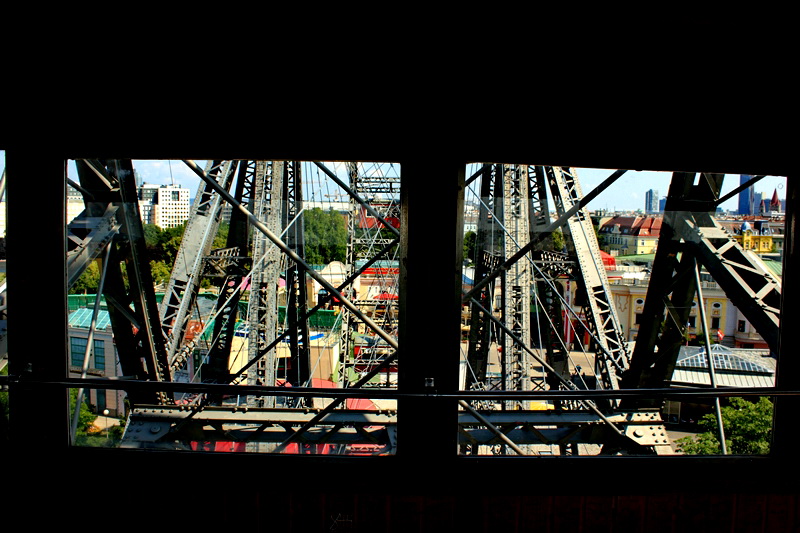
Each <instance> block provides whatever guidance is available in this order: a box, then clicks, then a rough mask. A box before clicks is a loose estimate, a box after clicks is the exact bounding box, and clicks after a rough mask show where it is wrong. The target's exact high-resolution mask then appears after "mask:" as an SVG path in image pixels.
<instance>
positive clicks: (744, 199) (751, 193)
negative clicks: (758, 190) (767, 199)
mask: <svg viewBox="0 0 800 533" xmlns="http://www.w3.org/2000/svg"><path fill="white" fill-rule="evenodd" d="M752 177H753V176H749V175H747V174H742V175H741V176H739V185H744V184H745V183H746V182H747V181H749V180H750V179H752ZM755 204H756V199H755V190H753V186H752V185H751V186H750V187H748V188H746V189H745V190H743V191H742V192H740V193H739V214H740V215H752V214H754V213H753V211H754V208H755Z"/></svg>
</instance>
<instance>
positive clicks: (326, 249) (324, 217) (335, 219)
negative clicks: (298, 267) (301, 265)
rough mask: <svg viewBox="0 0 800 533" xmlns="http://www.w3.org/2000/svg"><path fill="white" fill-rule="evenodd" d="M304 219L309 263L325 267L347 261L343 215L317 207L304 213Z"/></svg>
mask: <svg viewBox="0 0 800 533" xmlns="http://www.w3.org/2000/svg"><path fill="white" fill-rule="evenodd" d="M303 219H304V227H303V231H304V233H305V243H304V244H305V255H306V257H305V259H306V261H307V262H308V263H311V264H315V265H324V264H327V263H330V262H331V261H345V260H347V226H346V224H345V219H344V217H343V216H342V215H341V213H339V212H338V211H334V210H333V209H329V210H328V211H323V210H322V209H320V208H319V207H315V208H313V209H309V210H307V211H304V212H303Z"/></svg>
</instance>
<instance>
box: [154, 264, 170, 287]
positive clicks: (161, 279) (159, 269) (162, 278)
mask: <svg viewBox="0 0 800 533" xmlns="http://www.w3.org/2000/svg"><path fill="white" fill-rule="evenodd" d="M150 272H151V274H152V276H153V283H155V284H159V283H166V282H168V281H169V276H170V274H172V270H171V269H170V267H169V266H168V265H167V264H166V263H165V262H164V261H150Z"/></svg>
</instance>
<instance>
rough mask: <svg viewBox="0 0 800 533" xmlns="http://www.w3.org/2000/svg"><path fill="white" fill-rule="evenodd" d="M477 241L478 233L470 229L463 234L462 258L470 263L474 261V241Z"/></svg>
mask: <svg viewBox="0 0 800 533" xmlns="http://www.w3.org/2000/svg"><path fill="white" fill-rule="evenodd" d="M477 241H478V234H477V233H475V232H474V231H472V230H470V231H468V232H466V233H465V234H464V260H465V261H469V262H470V263H474V262H475V259H476V258H475V243H476V242H477Z"/></svg>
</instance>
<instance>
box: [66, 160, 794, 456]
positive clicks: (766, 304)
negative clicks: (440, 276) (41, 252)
mask: <svg viewBox="0 0 800 533" xmlns="http://www.w3.org/2000/svg"><path fill="white" fill-rule="evenodd" d="M184 163H185V164H186V165H188V167H189V168H190V169H191V170H192V171H193V172H194V173H195V174H196V175H197V176H198V177H199V178H200V187H199V189H198V191H197V195H196V197H195V200H194V203H193V205H192V208H191V214H190V217H189V220H188V221H187V222H186V225H185V231H184V234H183V240H182V242H181V245H180V249H179V252H178V255H177V259H176V261H175V264H174V265H173V269H172V273H171V276H170V279H169V281H168V283H167V285H166V290H165V294H164V296H163V298H162V299H161V300H160V301H159V300H157V299H156V294H155V291H154V288H153V280H152V277H151V273H150V270H149V260H148V258H147V253H146V249H145V248H144V240H143V228H142V222H141V217H140V214H139V211H138V204H137V198H136V184H135V179H134V167H135V161H132V160H124V159H123V160H97V159H95V160H91V159H87V160H76V161H75V164H76V168H77V180H74V181H73V180H70V181H71V183H70V185H71V186H73V187H75V188H76V189H77V190H78V191H80V193H81V194H82V195H83V198H84V202H85V210H84V212H83V213H82V214H81V215H80V216H78V217H76V218H75V219H74V220H72V221H71V222H70V223H69V225H68V228H67V234H68V249H67V271H68V272H67V274H68V280H69V283H74V281H75V280H77V279H78V277H79V276H80V275H81V273H82V272H83V271H84V270H85V269H86V268H87V266H88V265H89V264H90V263H91V262H92V261H99V262H101V263H102V279H103V284H102V296H103V297H104V298H105V300H106V302H107V303H108V310H109V314H110V319H111V324H112V328H113V334H114V338H115V343H116V348H117V352H118V355H119V364H120V368H121V372H122V375H123V377H124V379H123V380H119V381H115V382H114V383H105V384H102V385H101V386H107V387H119V388H123V389H125V390H126V391H127V398H128V401H129V403H130V411H129V414H128V418H127V425H126V428H125V434H124V437H123V440H122V447H127V448H160V449H170V450H191V449H208V448H207V446H208V445H209V443H220V442H224V443H235V444H236V447H235V449H236V450H237V451H242V452H245V451H247V452H260V453H271V454H277V453H283V454H287V453H318V454H339V455H393V454H395V453H397V450H398V447H402V446H403V438H404V437H403V434H402V432H401V433H400V435H401V436H400V438H399V440H398V431H397V424H398V417H403V416H404V413H403V411H402V409H399V410H398V407H397V399H398V397H399V396H402V394H398V388H397V384H398V379H399V380H400V382H402V380H403V374H402V367H403V360H404V358H411V357H415V356H416V355H417V354H414V353H408V352H406V351H405V350H404V348H403V346H404V345H403V341H402V338H399V337H398V334H397V330H398V325H399V323H398V322H399V321H401V320H403V317H404V316H408V315H407V312H405V311H404V308H403V298H404V290H403V287H404V283H406V281H404V280H403V276H404V269H403V266H402V262H403V261H402V257H403V256H402V252H399V250H401V248H402V246H403V245H405V244H407V241H405V240H404V235H405V233H404V231H405V230H406V228H405V227H404V224H429V225H430V226H431V238H432V239H435V238H439V237H436V236H435V234H434V231H435V225H436V222H435V221H434V220H427V221H425V220H411V219H410V215H409V214H408V213H407V212H406V206H405V205H404V204H403V201H402V199H403V198H404V197H403V195H402V194H401V180H402V176H401V171H402V170H404V169H401V168H400V166H399V165H391V164H371V165H370V164H366V163H349V164H346V165H337V166H336V168H334V167H332V166H331V165H330V164H326V163H321V162H315V163H311V164H309V163H302V162H298V161H262V160H210V161H208V162H207V165H206V167H205V168H204V169H202V168H200V167H199V166H198V165H197V164H195V163H194V162H193V161H190V160H186V161H185V162H184ZM309 169H311V171H310V172H314V173H316V174H317V175H318V176H320V177H321V178H322V179H324V180H326V181H327V182H328V183H331V184H332V186H333V188H334V189H335V190H336V191H337V193H336V194H334V195H331V194H328V195H327V196H328V197H333V196H336V197H339V196H341V195H346V197H347V198H348V202H349V204H348V205H349V208H348V210H347V212H346V215H347V221H348V222H347V223H348V243H347V260H346V268H347V271H346V272H344V273H343V276H342V279H341V280H340V281H338V282H336V283H334V282H332V281H331V280H330V279H327V278H326V277H325V276H323V275H322V274H321V273H320V272H319V271H318V269H315V267H314V266H313V265H310V264H309V263H307V262H306V260H305V251H304V245H305V242H306V241H305V235H304V224H303V217H304V211H305V203H306V202H307V201H308V200H307V199H306V198H305V196H306V195H308V194H309V191H310V188H309V185H308V184H306V183H305V182H304V180H305V178H306V174H307V173H308V172H309ZM472 169H473V170H474V172H472V173H471V174H469V175H468V176H466V177H465V179H464V188H463V189H462V190H461V191H460V192H454V194H462V195H463V194H464V190H465V189H467V190H471V191H475V194H476V195H477V197H478V198H479V199H480V201H479V216H478V227H477V232H476V234H477V235H476V249H477V250H478V251H479V252H478V257H477V258H475V259H476V261H475V279H474V283H473V284H472V285H469V286H465V287H464V288H463V291H462V292H461V306H462V309H463V311H464V312H465V316H467V317H468V328H467V329H466V334H465V336H464V338H463V340H462V342H461V343H460V345H456V344H455V343H454V344H453V346H452V347H451V350H452V351H453V352H460V356H459V358H460V362H461V364H460V368H462V369H463V372H462V378H461V381H460V382H459V384H458V387H457V388H458V391H459V393H458V394H457V398H454V399H455V400H456V401H457V404H454V405H457V406H458V407H457V414H456V416H455V420H457V426H454V427H452V428H451V430H452V431H453V432H457V445H458V453H459V454H461V455H545V454H546V455H583V454H586V453H592V454H598V455H620V454H622V455H656V454H663V453H674V452H673V450H672V448H671V442H670V441H669V439H668V438H667V437H666V435H665V428H664V421H663V419H662V413H661V410H660V402H659V396H658V395H657V394H656V395H654V396H653V397H652V398H650V399H645V398H642V397H641V396H640V395H639V396H636V395H627V394H626V392H627V391H636V390H639V391H641V390H643V389H644V390H651V389H652V390H656V389H658V390H662V389H668V388H669V386H670V379H671V376H672V371H673V369H674V366H675V362H676V359H677V356H678V351H679V348H680V345H681V342H682V340H683V339H684V333H685V328H686V324H687V317H688V312H689V309H690V307H691V305H690V304H691V302H692V300H693V299H694V298H695V297H696V295H697V291H698V288H699V285H698V283H697V282H696V280H697V279H699V277H698V276H696V273H697V272H699V269H700V268H701V267H702V268H705V269H706V271H707V272H708V273H709V274H710V275H711V276H713V277H714V279H715V280H716V281H717V282H718V283H719V285H720V287H721V288H723V290H724V291H725V292H726V294H727V295H728V297H729V298H730V300H731V301H732V302H734V304H735V305H736V306H737V308H738V309H739V310H740V311H741V312H742V313H743V314H744V315H745V317H746V318H747V320H748V321H750V322H751V323H752V324H753V325H755V326H756V328H757V329H758V332H759V333H760V334H761V336H762V337H763V338H764V339H765V340H766V341H767V343H768V344H769V346H770V349H771V350H772V351H773V352H775V353H777V352H778V338H779V311H780V298H781V283H780V281H779V280H778V279H776V278H775V277H774V276H773V275H772V274H771V273H770V272H768V271H766V270H765V269H764V268H763V265H762V264H761V262H760V261H758V260H757V259H755V258H753V257H752V255H751V254H749V253H747V252H746V251H745V250H743V249H742V248H741V246H740V245H738V244H737V242H736V240H735V239H734V238H733V237H732V236H731V235H729V234H728V233H727V232H726V231H725V230H724V229H723V228H722V227H720V226H719V224H718V223H716V221H715V220H714V218H713V217H712V214H713V213H714V212H715V210H716V208H717V206H718V205H719V204H720V203H721V201H722V200H723V198H721V190H722V180H723V176H722V175H721V174H705V173H703V174H694V173H683V172H676V173H674V174H673V177H672V182H671V185H670V189H669V193H668V196H667V205H666V211H665V216H664V225H663V229H662V237H661V239H660V242H659V246H658V251H657V254H656V257H655V260H654V264H653V267H652V276H651V283H650V285H649V289H648V293H647V298H646V304H645V308H644V312H643V314H642V322H641V324H640V330H639V335H638V339H637V342H636V344H635V348H633V349H631V348H630V347H629V345H628V342H627V341H626V338H625V335H624V333H623V331H622V328H621V326H620V321H619V318H618V317H617V315H616V310H615V308H614V305H613V302H612V301H611V299H610V294H611V291H610V287H609V281H608V279H607V277H606V272H605V269H604V267H603V263H602V260H601V257H600V249H599V246H598V243H597V239H596V237H595V232H594V229H593V226H592V221H591V219H590V217H589V213H588V211H587V209H586V206H587V204H588V203H589V202H590V201H591V199H592V198H594V197H596V196H597V194H599V193H600V192H602V190H604V189H605V188H607V187H608V186H609V185H611V184H612V183H613V182H614V181H615V180H616V179H617V178H618V177H619V176H621V175H622V174H623V173H624V171H617V172H613V173H610V175H609V177H608V178H607V179H606V180H605V181H604V182H603V183H602V184H601V185H600V186H598V188H597V189H595V190H593V191H591V192H589V193H588V194H584V192H583V191H582V190H581V187H580V182H579V177H578V174H577V171H576V169H574V168H569V167H558V166H536V165H529V164H496V163H491V164H489V163H487V164H479V165H474V166H473V167H472ZM319 196H320V197H321V196H326V195H319ZM415 201H419V200H417V199H415ZM429 201H430V202H433V203H435V202H436V200H435V199H429ZM225 205H230V206H232V208H233V209H232V211H231V213H232V214H231V216H230V220H229V232H228V236H227V243H226V246H225V248H222V249H212V242H213V240H214V237H215V235H216V234H217V229H218V227H219V225H220V221H221V217H222V212H223V207H224V206H225ZM416 212H417V213H419V211H416ZM432 212H434V211H433V210H432ZM551 213H554V216H555V218H554V219H551ZM556 230H561V231H562V232H563V234H564V236H565V241H566V244H565V247H564V249H562V250H553V249H552V247H550V246H548V242H549V241H548V237H550V236H551V235H552V234H553V232H554V231H556ZM448 245H449V244H448ZM430 261H431V268H446V266H442V265H436V264H435V258H430ZM376 271H379V272H380V275H378V276H373V278H372V280H371V284H367V283H365V279H366V278H367V277H368V275H370V274H374V273H375V272H376ZM212 275H213V276H216V277H217V279H218V280H220V281H219V283H218V285H219V287H220V290H219V294H218V298H217V301H216V304H215V306H214V310H213V320H211V321H209V322H207V323H205V324H204V328H205V329H207V330H208V331H209V332H210V335H208V336H206V338H210V339H211V342H210V343H206V344H202V342H201V340H200V339H201V338H203V337H202V336H200V335H194V336H192V338H191V340H187V335H186V333H187V328H188V325H189V323H190V319H191V318H192V312H193V310H194V309H195V308H196V301H197V297H198V291H199V289H200V287H201V282H202V280H203V279H204V277H208V276H212ZM415 276H417V277H414V279H415V280H419V279H421V278H419V274H416V275H415ZM565 280H569V281H570V282H571V283H574V284H576V285H577V287H578V292H577V296H576V301H575V302H573V303H572V305H569V304H567V303H566V301H565V299H564V289H563V285H562V282H563V281H565ZM315 287H316V288H320V289H321V291H320V292H318V293H315V292H312V291H314V290H315V289H314V288H315ZM365 287H366V288H367V289H368V290H365ZM439 290H440V288H438V287H432V288H430V290H426V295H427V296H426V297H427V298H428V300H427V301H428V305H427V306H426V308H425V309H417V311H416V312H418V313H422V312H425V313H428V315H429V320H430V323H431V326H432V327H431V331H433V330H435V328H434V327H433V326H435V323H436V321H437V320H438V318H439V317H438V314H439V313H440V312H446V310H448V309H450V307H449V306H447V305H443V306H440V305H439V303H438V301H437V292H438V291H439ZM441 290H444V289H441ZM318 295H319V298H317V296H318ZM240 304H243V305H240ZM331 304H335V305H334V308H335V309H336V316H337V318H336V323H337V327H336V328H335V329H331V330H329V331H326V332H324V336H325V339H326V344H325V346H326V347H327V350H328V353H333V354H334V355H333V365H332V366H333V368H335V371H334V372H332V373H331V375H330V376H325V377H326V378H327V379H325V380H321V379H320V376H319V375H318V374H315V367H316V365H317V364H318V363H319V357H320V355H319V354H320V353H321V352H320V350H319V349H312V348H315V343H314V342H312V341H313V340H314V338H315V337H317V336H318V335H316V334H317V333H319V332H315V331H312V330H311V329H310V327H309V324H310V317H312V316H313V315H314V314H315V313H317V312H319V311H320V310H323V309H326V308H327V307H329V306H331ZM575 307H578V308H580V309H581V313H580V314H581V316H582V319H581V320H580V321H579V323H580V327H582V328H584V330H585V331H584V332H583V334H584V335H585V337H586V338H588V339H589V342H588V346H587V347H588V351H589V352H591V354H592V356H593V360H594V368H593V369H592V372H591V376H592V378H593V379H591V380H586V379H584V380H581V379H575V376H573V375H571V365H570V362H569V357H570V348H569V346H568V345H567V343H566V342H565V340H564V338H563V337H562V336H561V335H560V333H559V332H560V331H562V330H563V327H561V324H562V322H563V320H565V317H566V316H567V315H568V314H569V313H572V312H573V309H574V308H575ZM243 308H244V309H246V311H241V310H240V309H243ZM279 308H282V313H280V316H281V317H282V318H281V319H280V320H279ZM532 310H534V311H532ZM570 318H571V317H570ZM417 320H418V319H417ZM415 323H417V321H415ZM242 331H243V332H245V333H244V335H246V341H247V342H246V346H247V352H246V353H247V361H246V363H244V364H238V365H232V364H231V361H232V357H231V356H232V346H234V337H235V336H236V334H237V332H242ZM416 334H417V335H420V336H422V335H431V334H432V333H430V332H427V331H426V332H417V333H416ZM424 356H425V357H429V358H436V357H438V354H437V353H428V354H424ZM448 360H452V359H448ZM493 365H494V366H493ZM490 367H492V368H500V371H499V373H498V372H492V371H491V370H490ZM454 371H455V372H457V370H456V369H455V367H454ZM398 372H400V373H399V374H398ZM181 373H182V374H184V375H190V376H192V378H191V379H190V380H186V381H184V382H181V381H176V379H175V378H176V375H178V374H181ZM398 376H399V377H398ZM126 381H128V382H129V383H138V384H140V385H141V384H144V385H141V386H135V387H130V388H126V385H125V382H126ZM91 386H98V384H97V383H93V384H92V385H91ZM441 388H442V387H441V386H440V383H437V382H436V381H435V380H434V378H425V380H424V385H423V386H422V387H416V389H415V390H419V391H421V392H419V393H418V392H414V393H413V395H418V396H423V397H424V396H425V395H430V396H432V397H435V396H436V395H437V394H439V392H440V390H441ZM401 392H402V390H401ZM533 400H541V401H543V402H544V404H545V405H546V406H547V408H545V409H542V408H532V407H531V405H532V404H533ZM204 446H205V448H204ZM212 447H213V446H212ZM591 450H593V451H591ZM454 451H455V450H454Z"/></svg>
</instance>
